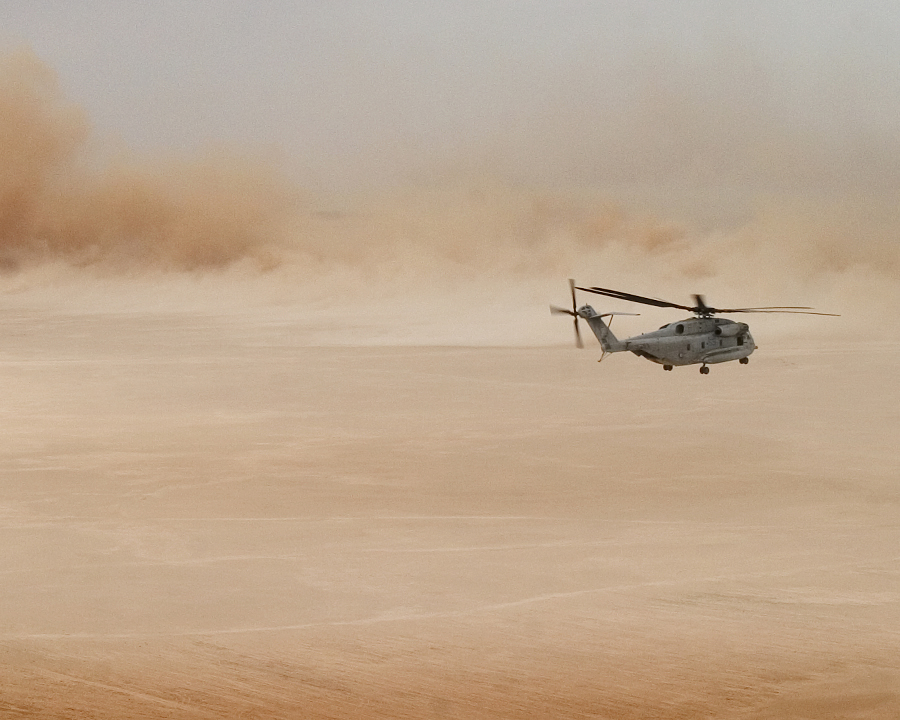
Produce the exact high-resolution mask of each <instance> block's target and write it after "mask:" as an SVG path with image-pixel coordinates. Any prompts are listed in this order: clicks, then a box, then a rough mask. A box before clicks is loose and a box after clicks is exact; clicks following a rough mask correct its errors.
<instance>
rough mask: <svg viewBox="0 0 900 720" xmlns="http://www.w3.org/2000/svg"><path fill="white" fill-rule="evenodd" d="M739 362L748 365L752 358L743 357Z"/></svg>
mask: <svg viewBox="0 0 900 720" xmlns="http://www.w3.org/2000/svg"><path fill="white" fill-rule="evenodd" d="M738 362H739V363H740V364H741V365H746V364H747V363H748V362H750V358H741V359H740V360H738Z"/></svg>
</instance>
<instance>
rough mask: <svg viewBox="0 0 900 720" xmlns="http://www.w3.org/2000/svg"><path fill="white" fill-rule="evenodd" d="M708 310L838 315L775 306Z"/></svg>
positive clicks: (719, 311) (714, 310)
mask: <svg viewBox="0 0 900 720" xmlns="http://www.w3.org/2000/svg"><path fill="white" fill-rule="evenodd" d="M710 310H712V311H713V312H716V313H781V314H783V315H827V316H828V317H840V315H838V314H836V313H823V312H810V311H809V310H802V309H800V308H797V309H793V308H784V309H781V310H779V309H777V308H724V309H719V308H715V309H713V308H710Z"/></svg>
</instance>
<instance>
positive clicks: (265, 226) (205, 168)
mask: <svg viewBox="0 0 900 720" xmlns="http://www.w3.org/2000/svg"><path fill="white" fill-rule="evenodd" d="M0 137H2V141H0V143H2V144H0V167H2V171H0V172H2V175H0V264H2V266H3V267H5V268H6V269H8V270H10V269H16V268H19V267H21V266H25V265H32V264H35V263H40V262H43V261H47V260H59V259H62V260H65V261H66V262H69V263H72V264H74V265H87V264H92V263H97V262H103V263H107V264H110V265H113V266H118V267H122V268H127V269H135V268H136V269H140V268H141V267H161V268H171V269H178V270H193V269H202V268H214V267H221V266H223V265H227V264H229V263H231V262H234V261H235V260H236V259H239V258H244V257H251V258H254V259H257V260H258V261H259V262H260V263H261V264H262V265H263V266H266V265H269V264H271V263H273V262H276V261H277V260H276V259H275V255H274V254H273V252H272V250H271V249H270V248H271V246H272V245H274V244H275V243H276V242H277V236H278V228H279V223H280V220H281V217H282V216H283V214H284V213H285V212H287V210H288V209H289V208H291V207H292V206H293V204H294V203H295V202H296V197H295V191H294V190H293V189H292V188H291V187H290V186H289V184H288V183H287V182H286V181H285V180H284V179H283V178H282V177H280V176H279V174H278V172H277V171H276V170H275V169H274V168H273V167H272V166H271V164H266V163H263V162H261V161H257V160H254V159H252V158H246V157H242V156H240V155H239V154H238V153H234V152H224V151H223V152H210V153H209V154H207V155H206V156H205V157H202V158H197V159H183V158H176V157H171V158H152V159H142V158H138V157H136V156H131V155H124V156H118V157H113V158H112V159H108V158H107V159H103V158H100V157H95V156H94V157H92V156H91V153H90V152H89V147H90V146H89V125H88V121H87V118H86V117H85V114H84V112H83V111H82V110H80V109H79V108H78V107H77V106H74V105H72V104H71V103H69V102H67V101H66V100H65V98H64V97H63V95H62V92H61V89H60V87H59V84H58V81H57V79H56V77H55V76H54V74H53V72H52V71H51V70H50V69H49V68H48V67H47V66H46V65H44V64H43V63H41V62H40V61H39V60H38V59H37V58H36V57H35V56H34V55H32V54H31V53H29V52H25V51H20V52H17V53H13V54H9V55H6V56H4V57H2V58H0ZM95 155H96V153H95Z"/></svg>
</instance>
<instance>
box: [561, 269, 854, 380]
mask: <svg viewBox="0 0 900 720" xmlns="http://www.w3.org/2000/svg"><path fill="white" fill-rule="evenodd" d="M569 290H570V291H571V293H572V309H571V310H568V309H567V308H561V307H556V306H555V305H551V306H550V312H551V313H554V314H560V315H571V316H572V317H573V318H575V344H576V345H577V346H578V347H579V348H581V347H584V344H583V343H582V341H581V331H580V330H579V329H578V320H579V318H581V319H583V320H585V321H586V322H587V324H588V325H590V327H591V330H593V331H594V335H596V336H597V340H599V341H600V347H601V348H603V354H602V355H601V356H600V360H603V358H605V357H606V356H607V355H608V354H610V353H617V352H624V351H626V350H628V351H630V352H633V353H634V354H635V355H637V356H639V357H643V358H647V360H650V361H651V362H655V363H657V364H659V365H662V366H663V370H671V369H672V368H673V367H675V366H676V365H700V373H701V374H702V375H708V374H709V368H708V367H707V365H713V364H715V363H723V362H730V361H731V360H737V361H738V362H740V363H741V364H742V365H746V364H747V363H748V362H750V359H749V358H750V354H751V353H752V352H753V351H754V350H756V343H755V342H754V340H753V336H752V335H751V334H750V328H749V326H748V325H747V323H742V322H736V321H734V320H726V319H724V318H717V317H713V315H717V314H719V313H794V314H801V315H829V316H831V317H837V316H836V315H833V314H832V313H820V312H811V311H812V308H808V307H784V306H775V307H758V308H714V307H710V306H709V305H707V304H706V303H705V302H704V300H703V296H702V295H694V302H696V303H697V304H696V305H695V306H694V307H688V306H687V305H678V304H676V303H670V302H666V301H665V300H657V299H655V298H648V297H643V296H641V295H632V294H631V293H626V292H621V291H619V290H608V289H606V288H600V287H576V286H575V281H574V280H572V279H570V280H569ZM576 290H582V291H584V292H589V293H595V294H597V295H605V296H606V297H611V298H616V299H617V300H627V301H629V302H636V303H642V304H644V305H653V306H655V307H670V308H678V309H680V310H688V311H689V312H692V313H694V317H692V318H688V319H686V320H679V321H677V322H673V323H669V324H668V325H663V326H662V327H661V328H660V329H659V330H654V331H653V332H648V333H644V334H643V335H635V336H634V337H631V338H628V339H627V340H619V339H618V338H617V337H616V336H615V335H613V332H612V330H610V329H609V325H607V324H606V323H605V322H603V318H605V317H612V316H614V315H637V314H638V313H619V312H610V313H603V314H602V315H598V314H597V312H596V311H595V310H594V308H592V307H591V306H590V305H582V306H581V307H580V308H579V307H576V305H577V304H576V301H575V291H576ZM611 324H612V320H610V325H611Z"/></svg>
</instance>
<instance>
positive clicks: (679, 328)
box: [675, 323, 684, 335]
mask: <svg viewBox="0 0 900 720" xmlns="http://www.w3.org/2000/svg"><path fill="white" fill-rule="evenodd" d="M683 332H684V325H682V324H681V323H678V324H677V325H676V326H675V334H676V335H681V334H682V333H683Z"/></svg>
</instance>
